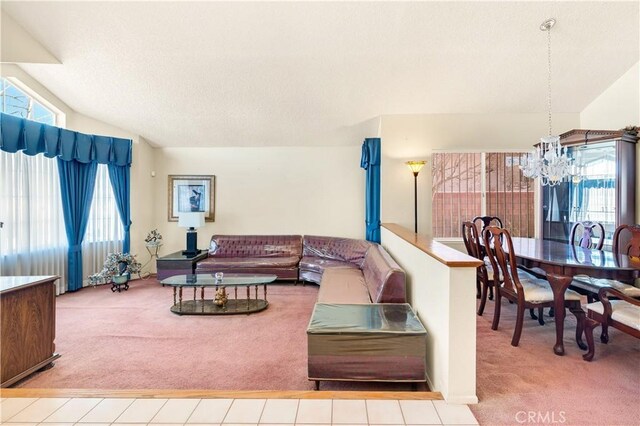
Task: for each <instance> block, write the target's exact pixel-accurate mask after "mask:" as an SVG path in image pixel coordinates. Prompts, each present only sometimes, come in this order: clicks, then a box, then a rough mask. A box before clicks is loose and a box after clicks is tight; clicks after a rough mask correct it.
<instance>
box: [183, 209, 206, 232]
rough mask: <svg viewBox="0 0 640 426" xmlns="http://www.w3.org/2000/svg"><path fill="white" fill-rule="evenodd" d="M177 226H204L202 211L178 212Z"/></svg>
mask: <svg viewBox="0 0 640 426" xmlns="http://www.w3.org/2000/svg"><path fill="white" fill-rule="evenodd" d="M178 226H179V227H181V228H201V227H203V226H204V212H185V213H179V214H178Z"/></svg>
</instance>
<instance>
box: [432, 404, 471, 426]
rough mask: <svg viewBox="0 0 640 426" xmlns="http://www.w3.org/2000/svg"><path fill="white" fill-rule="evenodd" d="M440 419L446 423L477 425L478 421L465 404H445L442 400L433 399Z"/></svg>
mask: <svg viewBox="0 0 640 426" xmlns="http://www.w3.org/2000/svg"><path fill="white" fill-rule="evenodd" d="M433 405H434V406H435V407H436V410H437V411H438V415H439V416H440V420H442V423H443V424H447V425H477V424H478V421H477V420H476V418H475V417H474V416H473V413H472V412H471V410H470V409H469V407H467V406H466V405H465V404H447V403H446V402H444V401H433Z"/></svg>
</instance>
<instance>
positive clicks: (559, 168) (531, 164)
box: [520, 19, 573, 186]
mask: <svg viewBox="0 0 640 426" xmlns="http://www.w3.org/2000/svg"><path fill="white" fill-rule="evenodd" d="M555 23H556V21H555V19H547V20H546V21H544V22H543V23H542V24H541V25H540V30H542V31H546V32H547V64H548V75H547V76H548V78H547V89H548V90H547V106H548V119H549V136H545V137H542V138H540V143H539V144H538V145H537V146H536V148H535V149H534V150H533V151H532V152H531V153H529V155H528V156H527V158H526V159H525V160H524V162H523V164H522V165H521V166H520V169H521V170H522V174H523V175H524V176H525V177H528V178H531V179H536V178H539V179H540V182H541V183H542V185H544V186H555V185H557V184H559V183H560V182H562V181H563V180H564V179H565V178H567V177H569V176H571V175H572V167H571V163H572V161H573V160H572V159H571V158H570V157H569V155H568V153H567V149H566V148H565V147H563V146H562V145H561V144H560V137H559V136H554V135H552V131H551V128H552V126H551V28H553V26H554V25H555Z"/></svg>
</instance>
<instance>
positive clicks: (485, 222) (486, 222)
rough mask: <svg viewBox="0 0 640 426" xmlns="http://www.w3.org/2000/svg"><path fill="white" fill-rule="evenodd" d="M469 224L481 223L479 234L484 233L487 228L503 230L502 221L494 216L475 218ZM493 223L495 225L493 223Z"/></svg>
mask: <svg viewBox="0 0 640 426" xmlns="http://www.w3.org/2000/svg"><path fill="white" fill-rule="evenodd" d="M471 222H473V223H476V224H478V223H477V222H482V226H481V227H480V232H482V231H484V230H485V228H487V226H498V227H500V228H503V227H504V225H503V224H502V220H501V219H500V218H499V217H496V216H476V217H474V218H473V219H472V220H471ZM494 222H495V223H494Z"/></svg>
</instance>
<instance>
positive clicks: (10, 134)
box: [0, 113, 131, 166]
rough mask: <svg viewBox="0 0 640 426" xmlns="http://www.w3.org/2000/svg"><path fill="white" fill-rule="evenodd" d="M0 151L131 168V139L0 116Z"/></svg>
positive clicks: (7, 115)
mask: <svg viewBox="0 0 640 426" xmlns="http://www.w3.org/2000/svg"><path fill="white" fill-rule="evenodd" d="M0 149H1V150H3V151H6V152H12V153H13V152H17V151H22V152H23V153H24V154H27V155H36V154H44V156H45V157H49V158H54V157H58V158H60V159H62V160H65V161H72V160H75V161H79V162H81V163H90V162H97V163H100V164H113V165H116V166H126V165H131V140H130V139H121V138H113V137H109V136H97V135H87V134H85V133H80V132H74V131H71V130H67V129H62V128H60V127H55V126H49V125H48V124H42V123H38V122H35V121H31V120H26V119H24V118H20V117H14V116H13V115H9V114H3V113H0Z"/></svg>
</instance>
